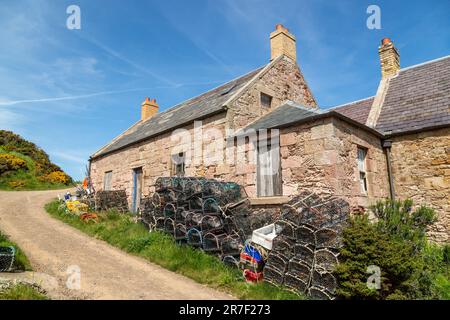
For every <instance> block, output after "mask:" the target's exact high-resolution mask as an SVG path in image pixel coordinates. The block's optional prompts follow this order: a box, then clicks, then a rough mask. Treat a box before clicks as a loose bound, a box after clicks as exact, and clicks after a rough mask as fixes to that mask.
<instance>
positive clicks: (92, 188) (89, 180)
mask: <svg viewBox="0 0 450 320" xmlns="http://www.w3.org/2000/svg"><path fill="white" fill-rule="evenodd" d="M88 162H89V165H88V188H89V190H90V191H91V192H93V191H94V187H93V186H92V182H91V164H92V157H89V160H88Z"/></svg>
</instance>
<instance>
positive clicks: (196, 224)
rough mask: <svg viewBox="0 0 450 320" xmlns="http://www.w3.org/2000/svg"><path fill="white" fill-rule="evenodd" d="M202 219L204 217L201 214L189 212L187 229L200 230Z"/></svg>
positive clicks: (186, 220) (186, 219) (186, 221)
mask: <svg viewBox="0 0 450 320" xmlns="http://www.w3.org/2000/svg"><path fill="white" fill-rule="evenodd" d="M202 219H203V216H202V214H201V213H198V212H193V211H189V212H188V213H187V214H186V218H185V224H186V228H187V229H191V228H198V229H200V226H201V222H202Z"/></svg>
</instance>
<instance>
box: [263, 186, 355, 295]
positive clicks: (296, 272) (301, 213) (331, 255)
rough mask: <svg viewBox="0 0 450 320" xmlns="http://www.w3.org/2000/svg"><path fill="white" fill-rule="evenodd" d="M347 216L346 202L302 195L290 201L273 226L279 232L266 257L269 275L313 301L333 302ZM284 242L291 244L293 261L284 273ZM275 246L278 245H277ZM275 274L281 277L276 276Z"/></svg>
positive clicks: (325, 197)
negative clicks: (335, 275)
mask: <svg viewBox="0 0 450 320" xmlns="http://www.w3.org/2000/svg"><path fill="white" fill-rule="evenodd" d="M349 213H350V208H349V205H348V203H347V202H346V201H344V200H342V199H339V198H336V197H333V196H330V195H324V196H321V195H318V194H315V193H311V192H301V193H300V194H299V195H297V196H295V197H293V198H292V199H291V200H290V201H289V203H288V204H286V205H284V206H283V208H282V213H281V215H280V219H279V220H278V221H276V222H275V226H276V229H277V231H280V232H279V235H278V236H277V237H276V238H275V239H274V241H273V244H274V245H273V247H272V251H271V253H270V255H269V261H268V263H267V265H268V266H269V267H271V269H269V274H270V273H272V274H275V276H273V277H274V278H276V277H277V276H278V278H280V277H281V276H283V277H284V282H285V285H286V286H288V287H289V288H290V289H292V290H294V291H297V292H307V294H308V295H310V296H311V297H312V298H313V299H333V295H334V292H335V290H336V279H335V278H334V276H333V274H332V272H333V270H334V269H335V267H336V265H337V264H338V253H337V252H338V249H339V248H340V247H341V246H342V243H341V232H342V229H343V227H345V225H346V223H347V219H348V216H349ZM285 239H292V241H293V242H294V245H293V246H292V247H293V248H294V257H293V258H291V259H290V260H289V265H288V268H287V270H286V269H283V268H282V266H283V264H284V260H283V259H282V258H280V257H283V256H284V257H286V256H287V257H289V253H288V252H289V250H288V249H287V247H289V243H288V242H287V241H286V240H285ZM278 242H279V243H280V245H276V244H277V243H278ZM274 270H275V271H278V272H280V273H282V275H276V273H275V272H274ZM269 282H276V281H274V280H271V281H269Z"/></svg>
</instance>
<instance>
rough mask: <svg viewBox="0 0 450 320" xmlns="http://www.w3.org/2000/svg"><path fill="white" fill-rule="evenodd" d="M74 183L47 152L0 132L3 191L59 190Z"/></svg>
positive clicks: (0, 182)
mask: <svg viewBox="0 0 450 320" xmlns="http://www.w3.org/2000/svg"><path fill="white" fill-rule="evenodd" d="M72 183H73V180H72V178H71V177H70V176H69V175H67V174H66V173H65V172H64V171H63V170H62V169H61V168H60V167H59V166H57V165H56V164H54V163H52V162H51V161H50V159H49V156H48V154H47V153H45V151H44V150H42V149H41V148H39V147H38V146H37V145H35V144H34V143H32V142H30V141H27V140H25V139H23V138H22V137H21V136H19V135H17V134H15V133H13V132H11V131H6V130H0V189H2V190H43V189H56V188H63V187H67V186H70V185H71V184H72Z"/></svg>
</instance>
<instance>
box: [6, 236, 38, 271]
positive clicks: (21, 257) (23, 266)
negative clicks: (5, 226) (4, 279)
mask: <svg viewBox="0 0 450 320" xmlns="http://www.w3.org/2000/svg"><path fill="white" fill-rule="evenodd" d="M0 246H2V247H9V246H13V247H14V248H15V250H16V256H15V258H14V265H13V269H14V270H15V271H31V270H32V268H31V264H30V261H28V258H27V256H26V255H25V253H24V252H23V251H22V250H21V249H20V248H19V247H18V246H17V244H15V243H14V242H12V241H10V240H9V239H8V237H7V236H5V235H4V234H2V233H1V231H0Z"/></svg>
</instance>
